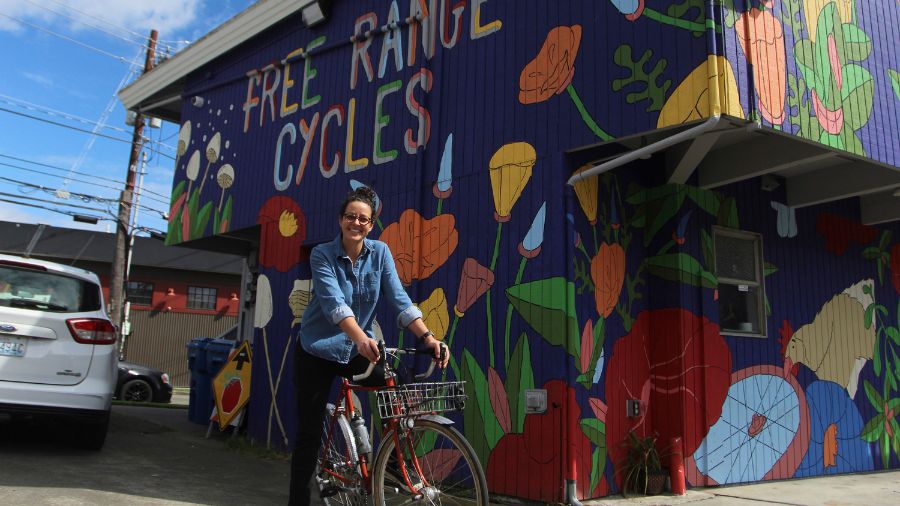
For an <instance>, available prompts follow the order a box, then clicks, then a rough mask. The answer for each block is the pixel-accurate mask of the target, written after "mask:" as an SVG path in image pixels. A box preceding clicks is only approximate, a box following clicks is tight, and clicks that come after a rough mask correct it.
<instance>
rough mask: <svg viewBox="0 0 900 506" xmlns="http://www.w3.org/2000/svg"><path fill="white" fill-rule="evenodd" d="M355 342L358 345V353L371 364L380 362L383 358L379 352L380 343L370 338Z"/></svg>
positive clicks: (355, 340)
mask: <svg viewBox="0 0 900 506" xmlns="http://www.w3.org/2000/svg"><path fill="white" fill-rule="evenodd" d="M353 341H354V342H355V343H356V351H358V352H359V354H360V355H362V356H364V357H366V358H367V359H368V360H369V362H378V360H379V359H380V358H381V354H380V353H379V352H378V341H376V340H374V339H372V338H370V337H369V336H366V337H363V338H359V339H354V340H353Z"/></svg>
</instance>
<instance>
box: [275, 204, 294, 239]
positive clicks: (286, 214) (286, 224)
mask: <svg viewBox="0 0 900 506" xmlns="http://www.w3.org/2000/svg"><path fill="white" fill-rule="evenodd" d="M278 233H280V234H281V235H282V237H291V236H293V235H294V234H296V233H297V217H296V216H294V213H292V212H290V211H289V210H287V209H285V210H284V211H281V216H280V217H279V218H278Z"/></svg>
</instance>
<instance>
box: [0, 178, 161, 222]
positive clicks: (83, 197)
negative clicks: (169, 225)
mask: <svg viewBox="0 0 900 506" xmlns="http://www.w3.org/2000/svg"><path fill="white" fill-rule="evenodd" d="M0 180H3V181H7V182H10V183H14V184H17V185H20V186H27V187H29V188H34V189H35V190H41V191H43V192H45V193H48V194H50V195H55V196H56V197H58V198H66V197H61V196H60V192H65V194H67V195H73V196H75V197H78V198H79V199H81V200H82V201H83V202H90V201H94V202H99V203H101V204H106V205H112V204H118V203H119V199H114V198H107V197H98V196H96V195H89V194H87V193H79V192H73V191H68V190H63V189H53V188H50V187H47V186H42V185H37V184H34V183H28V182H25V181H19V180H18V179H11V178H8V177H3V176H0ZM145 198H149V197H145ZM134 205H136V206H137V207H140V208H142V209H146V210H148V211H153V212H154V213H158V214H159V215H160V216H161V217H163V218H166V214H167V213H166V212H165V211H160V210H159V209H156V208H153V207H150V206H148V205H145V204H134Z"/></svg>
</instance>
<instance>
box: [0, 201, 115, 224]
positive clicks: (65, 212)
mask: <svg viewBox="0 0 900 506" xmlns="http://www.w3.org/2000/svg"><path fill="white" fill-rule="evenodd" d="M0 202H7V203H9V204H16V205H19V206H26V207H36V208H38V209H43V210H45V211H52V212H54V213H59V214H65V215H66V216H75V215H76V214H78V213H75V212H72V211H62V210H59V209H53V208H52V207H46V206H41V205H37V204H29V203H28V202H17V201H15V200H7V199H4V198H0ZM89 218H95V219H97V220H105V219H106V218H103V217H100V216H89Z"/></svg>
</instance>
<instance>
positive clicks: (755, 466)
mask: <svg viewBox="0 0 900 506" xmlns="http://www.w3.org/2000/svg"><path fill="white" fill-rule="evenodd" d="M808 445H809V414H808V412H807V406H806V398H805V396H804V394H803V390H802V389H801V388H800V384H799V383H797V380H796V378H794V376H793V375H791V374H790V373H788V374H785V373H784V370H783V369H782V368H780V367H776V366H771V365H760V366H754V367H748V368H746V369H742V370H740V371H737V372H735V373H733V374H732V375H731V387H730V388H729V389H728V396H727V398H726V399H725V402H724V404H723V406H722V416H721V417H719V420H717V421H716V423H715V424H713V426H712V427H710V429H709V433H708V434H707V435H706V437H705V438H704V439H703V442H702V443H701V444H700V447H699V448H697V450H696V451H695V452H694V454H693V455H692V456H690V457H689V458H687V459H686V460H685V471H686V472H685V474H686V476H687V478H688V481H690V483H691V484H692V485H695V486H696V485H706V486H709V485H724V484H728V483H745V482H753V481H765V480H775V479H782V478H790V477H792V476H793V475H794V472H795V471H796V470H797V468H798V467H799V466H800V463H801V462H802V461H803V457H804V456H805V455H806V450H807V447H808Z"/></svg>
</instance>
